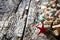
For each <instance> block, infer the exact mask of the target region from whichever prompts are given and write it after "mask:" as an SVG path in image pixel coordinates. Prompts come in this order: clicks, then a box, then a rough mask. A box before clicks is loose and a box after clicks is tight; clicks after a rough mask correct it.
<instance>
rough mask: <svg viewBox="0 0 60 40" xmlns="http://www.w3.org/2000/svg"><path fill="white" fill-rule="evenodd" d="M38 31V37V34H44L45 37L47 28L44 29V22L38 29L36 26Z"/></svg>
mask: <svg viewBox="0 0 60 40" xmlns="http://www.w3.org/2000/svg"><path fill="white" fill-rule="evenodd" d="M36 27H37V28H38V29H39V30H40V32H39V33H38V35H39V34H40V33H44V34H45V35H46V30H47V28H44V22H42V27H41V28H40V27H38V26H36Z"/></svg>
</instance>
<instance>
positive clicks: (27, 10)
mask: <svg viewBox="0 0 60 40" xmlns="http://www.w3.org/2000/svg"><path fill="white" fill-rule="evenodd" d="M30 2H31V0H30ZM30 2H29V6H28V9H26V12H25V13H26V15H27V16H28V12H29V8H30ZM23 15H24V14H23ZM27 16H26V18H25V25H24V28H23V33H22V37H21V40H23V37H24V33H25V28H26V23H27Z"/></svg>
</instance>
